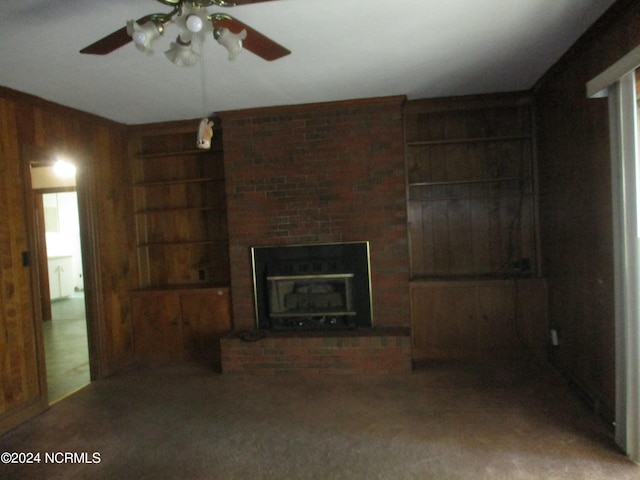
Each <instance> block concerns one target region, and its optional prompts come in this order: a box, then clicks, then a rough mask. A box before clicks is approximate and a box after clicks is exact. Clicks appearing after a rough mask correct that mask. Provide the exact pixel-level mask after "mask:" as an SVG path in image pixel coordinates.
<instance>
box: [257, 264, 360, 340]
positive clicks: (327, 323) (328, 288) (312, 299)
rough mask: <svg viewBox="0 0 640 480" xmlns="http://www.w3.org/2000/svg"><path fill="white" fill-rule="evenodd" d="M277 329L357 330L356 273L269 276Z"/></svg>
mask: <svg viewBox="0 0 640 480" xmlns="http://www.w3.org/2000/svg"><path fill="white" fill-rule="evenodd" d="M267 286H268V298H269V318H270V320H271V325H272V327H273V328H274V329H283V330H290V329H296V330H300V329H317V328H336V329H337V328H355V326H356V323H355V319H356V311H355V309H354V303H353V274H352V273H344V274H325V275H286V276H268V277H267Z"/></svg>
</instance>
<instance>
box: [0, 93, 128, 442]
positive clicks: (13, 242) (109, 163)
mask: <svg viewBox="0 0 640 480" xmlns="http://www.w3.org/2000/svg"><path fill="white" fill-rule="evenodd" d="M125 136H126V130H125V129H124V127H123V126H122V125H119V124H116V123H113V122H109V121H106V120H103V119H100V118H98V117H95V116H93V115H89V114H85V113H82V112H78V111H75V110H72V109H69V108H65V107H61V106H59V105H55V104H53V103H50V102H47V101H44V100H41V99H37V98H35V97H31V96H28V95H24V94H21V93H19V92H15V91H13V90H9V89H4V88H0V211H2V221H0V432H2V431H4V430H6V429H8V428H11V427H12V426H14V425H15V424H17V423H18V422H20V421H21V420H23V419H25V418H28V417H29V416H30V415H33V413H34V412H37V411H38V410H39V409H42V408H45V407H46V402H47V400H46V398H45V393H44V388H43V387H44V385H45V384H44V382H42V381H40V380H39V379H42V378H43V376H44V375H45V372H44V370H43V365H41V364H39V362H38V352H37V349H38V348H39V347H40V346H41V345H38V342H37V341H36V338H38V337H37V333H38V332H39V331H40V325H39V324H38V323H37V322H38V316H39V315H38V311H37V309H36V308H34V305H33V295H34V292H36V293H37V287H36V286H35V285H37V283H34V281H33V277H34V276H35V273H36V272H35V267H34V266H27V267H25V266H23V264H22V260H23V252H29V253H30V254H33V252H30V241H29V233H28V232H29V228H30V225H29V222H30V218H31V212H30V211H29V206H28V195H27V194H26V189H25V181H26V179H25V176H26V173H25V172H26V171H27V170H26V169H25V168H24V163H25V162H27V161H28V158H27V157H28V155H30V154H29V153H28V152H34V151H41V152H47V154H48V155H49V154H50V155H53V154H54V153H60V154H64V155H66V156H68V157H69V158H70V159H72V160H73V161H75V162H76V163H77V166H78V182H77V183H78V187H77V188H78V199H79V207H80V215H81V217H82V220H81V223H82V224H83V230H84V231H83V234H84V235H85V238H88V239H90V245H83V250H84V252H83V253H84V254H85V256H86V257H87V258H85V261H86V265H85V272H84V273H85V288H86V295H87V299H88V312H87V314H88V316H90V317H91V318H92V322H91V324H90V325H89V327H90V334H91V335H93V336H94V337H95V340H96V346H97V348H96V349H93V350H92V352H91V353H92V365H93V366H94V367H97V368H95V369H94V370H93V373H94V375H95V376H104V375H107V374H109V373H110V372H112V371H114V370H115V369H117V368H118V367H119V365H122V364H124V363H126V362H128V359H129V357H130V355H131V351H132V336H131V328H132V327H131V325H132V321H131V313H130V312H131V309H130V307H129V304H128V303H129V300H128V299H129V290H130V288H131V285H130V283H131V279H132V278H133V279H135V274H134V273H133V272H135V267H133V266H132V261H131V260H132V255H131V248H130V246H131V241H130V238H129V237H130V236H129V232H130V231H132V230H133V227H132V225H131V223H130V222H131V216H130V215H129V214H128V208H129V206H130V205H131V203H132V202H131V193H130V190H131V189H130V188H129V180H128V167H127V164H126V161H127V155H126V151H125ZM90 232H93V235H87V234H88V233H90ZM114 245H118V248H113V246H114ZM34 264H35V262H32V265H34Z"/></svg>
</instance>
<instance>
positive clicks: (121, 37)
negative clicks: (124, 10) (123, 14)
mask: <svg viewBox="0 0 640 480" xmlns="http://www.w3.org/2000/svg"><path fill="white" fill-rule="evenodd" d="M150 18H151V15H146V16H144V17H142V18H141V19H139V20H137V22H138V23H139V24H143V23H145V22H146V21H147V20H149V19H150ZM131 40H132V39H131V37H130V36H129V34H128V33H127V27H126V26H124V27H122V28H121V29H119V30H116V31H115V32H113V33H111V34H109V35H107V36H106V37H104V38H101V39H100V40H98V41H97V42H94V43H92V44H91V45H89V46H87V47H84V48H83V49H82V50H80V53H87V54H90V55H107V54H108V53H111V52H113V51H114V50H117V49H118V48H120V47H123V46H125V45H126V44H127V43H129V42H130V41H131Z"/></svg>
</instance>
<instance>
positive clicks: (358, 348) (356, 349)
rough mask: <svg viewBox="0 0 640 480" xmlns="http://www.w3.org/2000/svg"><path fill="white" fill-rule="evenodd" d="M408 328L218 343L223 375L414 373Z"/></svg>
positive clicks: (227, 339) (281, 334)
mask: <svg viewBox="0 0 640 480" xmlns="http://www.w3.org/2000/svg"><path fill="white" fill-rule="evenodd" d="M409 338H410V337H409V329H408V328H382V329H376V328H373V329H358V330H354V331H335V332H295V333H293V332H287V333H284V332H278V333H274V332H269V333H267V334H266V336H265V337H264V338H259V339H255V338H252V339H251V340H253V341H248V340H247V339H246V337H244V336H243V335H232V336H228V337H224V338H222V339H221V341H220V347H221V356H222V373H224V374H262V375H278V374H321V373H325V374H354V373H362V374H383V373H407V372H410V371H411V346H410V341H409Z"/></svg>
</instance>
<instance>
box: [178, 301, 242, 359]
mask: <svg viewBox="0 0 640 480" xmlns="http://www.w3.org/2000/svg"><path fill="white" fill-rule="evenodd" d="M180 304H181V311H182V328H183V335H184V336H183V339H184V349H185V351H186V352H187V355H188V356H189V357H191V358H193V359H195V360H198V361H202V362H203V363H206V364H207V365H213V366H214V367H215V366H219V365H220V342H219V339H220V337H221V336H222V335H224V334H226V333H228V332H229V331H230V330H231V311H230V310H231V308H230V298H229V289H228V288H208V289H204V290H199V291H193V292H186V293H183V294H182V295H181V296H180Z"/></svg>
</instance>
